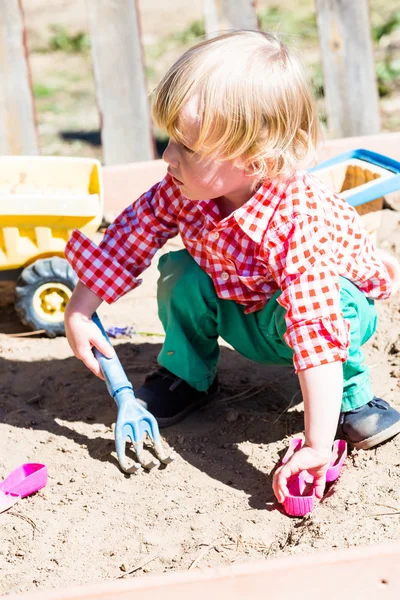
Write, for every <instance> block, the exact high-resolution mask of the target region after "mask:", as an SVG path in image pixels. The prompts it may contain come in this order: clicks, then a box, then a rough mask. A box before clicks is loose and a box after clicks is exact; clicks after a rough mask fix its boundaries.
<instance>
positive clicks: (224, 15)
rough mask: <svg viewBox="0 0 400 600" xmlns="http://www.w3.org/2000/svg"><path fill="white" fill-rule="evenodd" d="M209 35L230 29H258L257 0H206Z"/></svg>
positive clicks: (205, 7)
mask: <svg viewBox="0 0 400 600" xmlns="http://www.w3.org/2000/svg"><path fill="white" fill-rule="evenodd" d="M204 20H205V24H206V34H207V37H208V38H210V37H214V36H215V35H218V33H220V32H221V31H226V30H230V29H258V20H257V12H256V0H204Z"/></svg>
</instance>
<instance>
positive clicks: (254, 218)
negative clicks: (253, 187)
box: [232, 179, 286, 244]
mask: <svg viewBox="0 0 400 600" xmlns="http://www.w3.org/2000/svg"><path fill="white" fill-rule="evenodd" d="M285 188H286V185H285V184H282V182H279V180H277V179H273V180H271V181H267V182H264V183H263V184H262V186H261V187H260V188H259V189H258V190H257V191H256V193H255V194H254V196H252V197H251V198H250V200H248V201H247V202H246V203H245V204H243V206H241V207H240V208H238V209H236V210H235V212H234V213H233V215H232V216H234V218H235V219H236V222H237V223H238V225H239V227H240V228H241V229H242V230H243V231H244V232H245V233H246V234H247V235H248V236H249V237H250V238H251V239H252V240H253V241H254V242H256V243H257V244H260V243H261V240H262V237H263V235H264V233H265V231H266V229H267V227H268V224H269V222H270V220H271V217H272V215H273V214H274V212H275V209H276V207H277V206H278V204H279V202H280V201H281V199H282V198H283V196H284V189H285Z"/></svg>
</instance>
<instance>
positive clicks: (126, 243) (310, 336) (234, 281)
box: [66, 171, 391, 371]
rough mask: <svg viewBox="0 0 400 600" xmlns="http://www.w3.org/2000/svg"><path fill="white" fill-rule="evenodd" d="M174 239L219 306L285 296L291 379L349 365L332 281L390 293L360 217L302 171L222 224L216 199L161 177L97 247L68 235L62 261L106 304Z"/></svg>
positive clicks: (253, 305)
mask: <svg viewBox="0 0 400 600" xmlns="http://www.w3.org/2000/svg"><path fill="white" fill-rule="evenodd" d="M178 234H180V235H181V237H182V241H183V243H184V245H185V247H186V248H187V250H188V251H189V252H190V254H191V255H192V257H193V258H194V259H195V261H196V262H197V263H198V264H199V265H200V267H201V268H202V269H204V271H206V273H208V275H209V276H210V277H211V278H212V280H213V283H214V286H215V290H216V293H217V295H218V296H219V298H222V299H227V300H228V299H229V300H234V301H235V302H238V303H239V304H242V305H243V306H245V312H246V313H250V312H253V311H257V310H260V309H262V308H263V307H264V306H265V305H266V303H267V302H268V299H269V298H271V296H272V295H273V294H275V292H277V291H278V290H279V289H280V290H282V293H281V295H280V296H279V298H278V302H279V304H280V305H281V306H283V307H284V308H285V309H286V326H287V330H286V333H285V341H286V343H287V344H288V345H289V346H290V347H291V348H292V349H293V350H294V366H295V369H296V371H299V370H303V369H307V368H309V367H313V366H317V365H321V364H324V363H329V362H334V361H337V360H341V361H343V362H344V361H345V360H346V358H347V353H348V346H349V323H348V322H347V321H345V320H344V319H343V317H342V313H341V308H340V297H339V276H343V277H346V278H347V279H349V280H350V281H352V282H353V283H354V284H355V285H356V286H357V287H358V288H359V289H360V290H361V291H362V292H364V294H365V295H366V296H368V297H370V298H387V297H388V296H389V295H390V289H391V282H390V279H389V275H388V272H387V270H386V268H385V267H384V265H383V264H382V262H381V261H380V260H379V259H378V258H377V255H376V250H375V247H374V245H373V243H372V241H371V238H370V236H369V234H368V233H367V231H366V230H365V228H364V226H363V224H362V222H361V220H360V218H359V216H358V214H357V212H356V211H355V210H354V209H353V208H352V207H351V206H349V205H348V204H347V202H346V201H345V200H344V199H343V198H341V197H340V196H339V195H337V194H334V193H333V192H331V191H330V190H328V189H327V188H326V187H325V186H324V185H323V184H322V183H321V182H320V181H318V180H317V179H316V178H315V177H313V176H312V175H310V174H309V173H306V172H304V171H297V172H296V173H295V175H293V176H292V177H291V178H290V179H289V180H287V181H285V182H282V181H278V180H273V181H268V182H267V183H265V184H264V185H262V186H261V187H260V188H259V189H258V191H257V192H256V193H255V194H254V196H253V197H252V198H251V199H250V200H249V201H248V202H246V203H245V204H244V205H243V206H241V207H240V208H238V209H237V210H235V211H234V212H233V213H232V214H231V215H229V216H228V217H226V218H223V219H221V216H220V213H219V210H218V207H217V204H216V203H215V202H214V201H213V200H201V201H192V200H188V199H187V198H185V197H184V196H182V194H181V192H180V191H179V188H178V187H177V186H176V185H175V184H174V183H173V180H172V179H171V177H170V176H168V175H167V176H166V178H165V179H164V180H163V181H161V182H160V183H157V184H156V185H154V186H153V187H152V188H151V189H150V190H149V191H148V192H146V193H145V194H143V195H142V196H141V197H140V198H139V199H138V200H136V202H134V203H133V204H131V205H130V206H129V207H128V208H127V209H126V210H125V211H124V212H123V213H122V214H121V215H120V216H119V217H118V218H117V219H116V221H115V222H114V223H113V224H112V225H110V227H108V229H107V231H106V233H105V235H104V239H103V240H102V242H101V243H100V245H99V246H96V245H95V244H94V243H93V242H92V241H91V240H89V239H88V238H87V237H86V236H84V235H83V234H82V233H81V232H80V231H77V230H75V231H74V232H73V234H72V237H71V238H70V240H69V242H68V244H67V248H66V257H67V259H68V261H69V262H70V264H71V265H72V267H73V268H74V270H75V271H76V273H77V275H78V277H79V279H80V280H81V281H82V282H83V283H84V284H85V285H86V286H87V287H88V288H90V289H91V290H92V291H93V292H94V293H95V294H97V295H98V296H99V297H100V298H102V299H103V300H105V301H106V302H108V303H112V302H115V300H118V298H120V297H121V296H123V295H124V294H126V293H127V292H129V291H130V290H132V289H133V288H135V287H136V286H137V285H139V284H140V283H141V280H139V279H138V277H139V276H140V274H141V273H142V272H143V271H144V270H145V269H146V268H147V267H148V266H149V265H150V262H151V259H152V257H153V255H154V253H155V252H156V251H157V250H158V249H159V248H161V246H163V245H164V244H165V242H166V241H167V240H168V239H170V238H173V237H175V236H177V235H178Z"/></svg>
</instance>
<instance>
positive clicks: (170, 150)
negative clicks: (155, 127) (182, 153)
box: [162, 140, 179, 169]
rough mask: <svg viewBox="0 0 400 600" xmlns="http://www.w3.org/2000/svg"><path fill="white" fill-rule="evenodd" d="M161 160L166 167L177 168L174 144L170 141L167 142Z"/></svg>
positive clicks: (177, 160) (176, 153) (177, 162)
mask: <svg viewBox="0 0 400 600" xmlns="http://www.w3.org/2000/svg"><path fill="white" fill-rule="evenodd" d="M162 158H163V161H165V162H166V163H167V165H170V166H171V167H174V169H176V168H177V167H178V166H179V159H178V152H177V149H176V146H175V144H174V143H173V142H172V141H171V140H169V142H168V146H167V147H166V148H165V150H164V152H163V155H162Z"/></svg>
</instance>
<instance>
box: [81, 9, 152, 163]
mask: <svg viewBox="0 0 400 600" xmlns="http://www.w3.org/2000/svg"><path fill="white" fill-rule="evenodd" d="M87 7H88V12H89V24H90V34H91V45H92V57H93V67H94V74H95V81H96V88H97V99H98V104H99V108H100V113H101V124H102V141H103V152H104V161H105V163H106V164H121V163H128V162H135V161H139V160H151V159H153V158H154V155H155V154H154V144H153V139H152V133H151V120H150V110H149V101H148V94H147V89H146V78H145V71H144V64H143V53H142V45H141V38H140V25H139V16H138V8H137V2H136V1H135V0H96V1H91V2H88V3H87Z"/></svg>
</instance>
